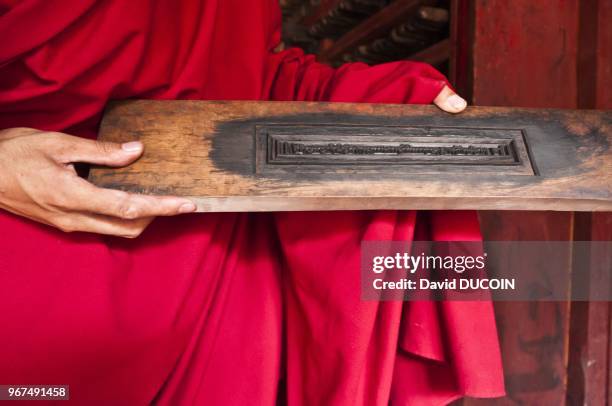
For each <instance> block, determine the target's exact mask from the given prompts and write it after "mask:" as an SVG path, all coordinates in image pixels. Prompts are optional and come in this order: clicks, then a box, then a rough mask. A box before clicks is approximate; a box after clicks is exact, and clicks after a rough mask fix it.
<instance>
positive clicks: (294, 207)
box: [185, 196, 612, 213]
mask: <svg viewBox="0 0 612 406" xmlns="http://www.w3.org/2000/svg"><path fill="white" fill-rule="evenodd" d="M185 197H186V198H188V199H190V200H192V201H193V202H194V203H195V204H196V205H197V206H198V209H197V211H198V212H204V213H205V212H244V211H248V212H271V211H346V210H521V211H533V210H540V211H585V212H612V202H610V201H605V200H589V199H585V200H578V201H577V200H575V199H572V201H571V207H568V204H567V202H565V199H549V198H533V199H528V200H526V199H525V198H512V197H494V196H486V197H477V198H472V197H457V198H452V197H450V198H447V199H440V198H439V197H435V196H431V197H422V196H418V197H385V196H381V197H368V198H363V199H356V198H355V197H354V196H329V197H295V196H288V197H286V196H278V197H270V196H230V197H226V196H223V197H210V196H209V197H201V196H185ZM526 202H528V203H529V204H528V205H527V204H526Z"/></svg>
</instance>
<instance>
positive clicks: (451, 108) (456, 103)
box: [433, 86, 467, 113]
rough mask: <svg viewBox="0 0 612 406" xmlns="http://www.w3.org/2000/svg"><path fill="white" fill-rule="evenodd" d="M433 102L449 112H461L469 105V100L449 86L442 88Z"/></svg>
mask: <svg viewBox="0 0 612 406" xmlns="http://www.w3.org/2000/svg"><path fill="white" fill-rule="evenodd" d="M433 103H434V104H435V105H436V106H438V107H439V108H440V109H442V110H444V111H446V112H447V113H460V112H462V111H463V110H465V108H466V107H467V102H466V101H465V100H464V99H463V98H462V97H461V96H459V95H458V94H457V93H455V92H453V90H452V89H451V88H450V87H448V86H444V87H443V88H442V90H441V91H440V93H438V95H437V96H436V98H435V99H434V101H433Z"/></svg>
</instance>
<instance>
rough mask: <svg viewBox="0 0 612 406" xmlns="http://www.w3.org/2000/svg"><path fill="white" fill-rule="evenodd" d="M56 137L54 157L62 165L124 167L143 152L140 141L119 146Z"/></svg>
mask: <svg viewBox="0 0 612 406" xmlns="http://www.w3.org/2000/svg"><path fill="white" fill-rule="evenodd" d="M58 137H59V140H58V142H57V144H56V145H57V146H56V147H55V151H56V154H55V155H56V157H57V158H59V160H61V161H62V163H64V164H68V163H73V162H86V163H92V164H97V165H105V166H113V167H117V166H125V165H128V164H130V163H132V162H134V161H135V160H136V159H138V158H139V157H140V156H141V155H142V152H143V150H144V147H143V145H142V143H141V142H140V141H131V142H126V143H123V144H119V143H114V142H104V141H94V140H88V139H86V138H80V137H74V136H71V135H66V134H58Z"/></svg>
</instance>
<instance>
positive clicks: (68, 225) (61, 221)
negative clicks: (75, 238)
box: [52, 217, 77, 233]
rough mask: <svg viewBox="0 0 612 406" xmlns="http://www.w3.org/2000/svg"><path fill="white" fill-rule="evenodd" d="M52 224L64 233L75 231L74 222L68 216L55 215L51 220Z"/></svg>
mask: <svg viewBox="0 0 612 406" xmlns="http://www.w3.org/2000/svg"><path fill="white" fill-rule="evenodd" d="M52 224H53V225H54V226H55V227H57V228H59V229H60V230H61V231H63V232H65V233H72V232H74V231H77V227H76V224H75V223H74V221H72V220H71V219H70V218H69V217H57V218H55V219H54V220H53V221H52Z"/></svg>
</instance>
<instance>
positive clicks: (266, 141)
mask: <svg viewBox="0 0 612 406" xmlns="http://www.w3.org/2000/svg"><path fill="white" fill-rule="evenodd" d="M100 139H102V140H105V141H114V142H126V141H131V140H141V141H142V142H144V144H145V152H144V154H143V156H142V157H141V158H140V159H139V160H138V161H137V162H136V163H134V164H132V165H130V166H128V167H125V168H120V169H110V168H100V167H97V168H92V170H91V173H90V180H91V181H92V182H94V183H95V184H97V185H99V186H102V187H110V188H118V189H123V190H127V191H131V192H138V193H150V194H172V195H180V196H189V197H191V198H193V199H194V200H195V201H196V202H197V203H198V208H199V210H200V211H281V210H366V209H480V210H486V209H498V210H499V209H502V210H503V209H514V210H517V209H518V210H561V211H574V210H576V211H612V153H611V151H610V144H611V143H612V113H611V112H605V111H585V110H583V111H573V110H535V109H510V108H491V107H470V108H468V110H467V111H466V112H464V113H462V114H459V115H456V116H453V115H450V114H446V113H442V112H440V111H438V110H437V109H436V108H435V107H433V106H407V105H380V104H377V105H374V104H347V103H303V102H302V103H301V102H206V101H125V102H119V103H115V104H113V105H111V106H109V108H108V109H107V112H106V114H105V117H104V119H103V121H102V125H101V128H100Z"/></svg>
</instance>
